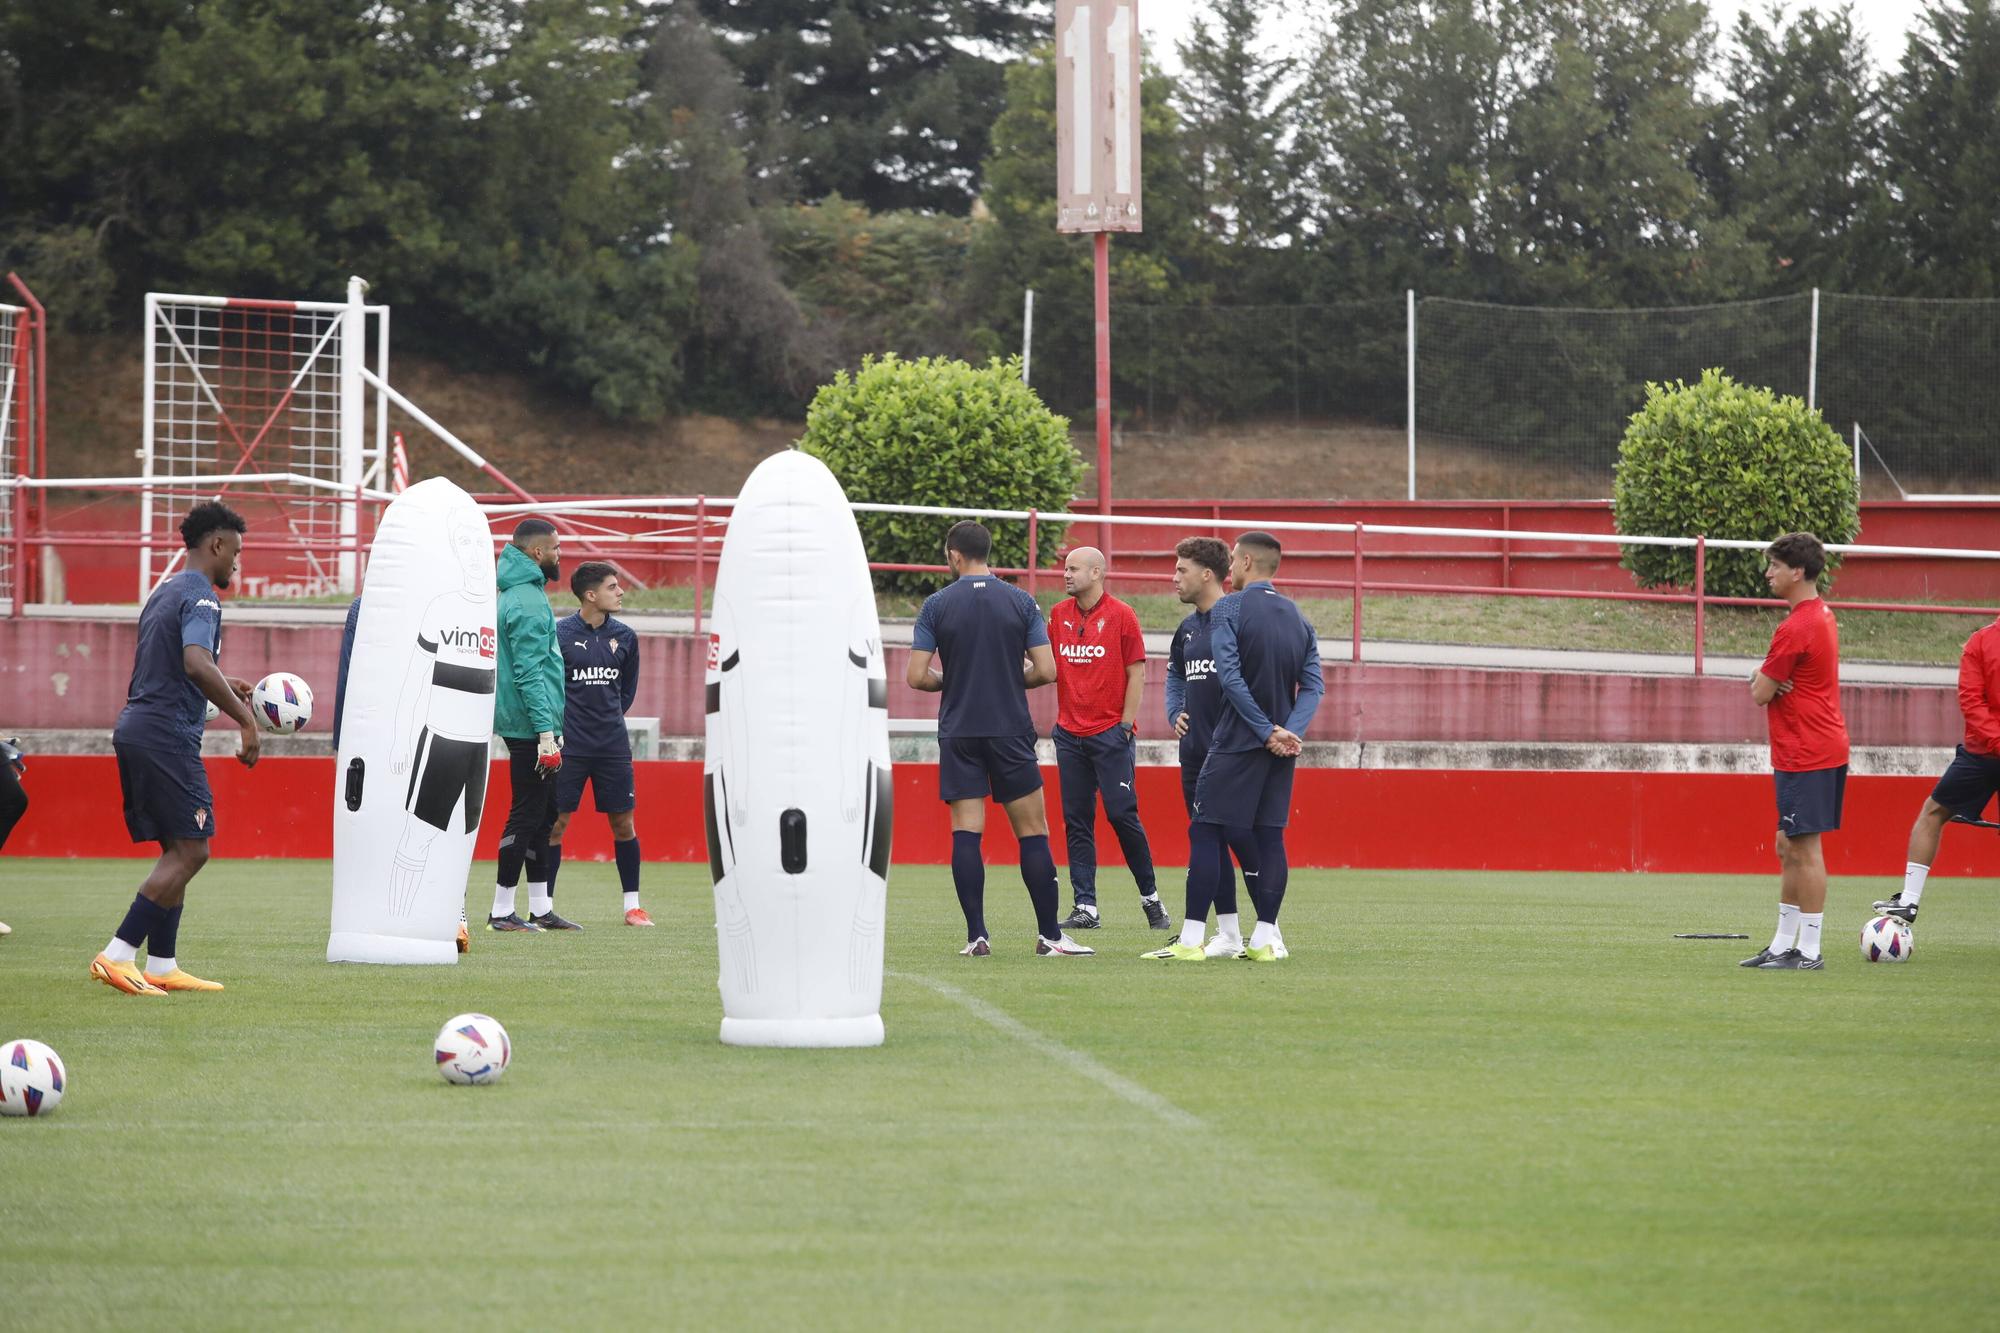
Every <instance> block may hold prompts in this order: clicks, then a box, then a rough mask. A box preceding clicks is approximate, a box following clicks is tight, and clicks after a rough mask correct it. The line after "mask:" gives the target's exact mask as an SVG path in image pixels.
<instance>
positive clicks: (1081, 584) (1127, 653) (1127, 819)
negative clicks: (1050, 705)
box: [1049, 546, 1173, 930]
mask: <svg viewBox="0 0 2000 1333" xmlns="http://www.w3.org/2000/svg"><path fill="white" fill-rule="evenodd" d="M1063 587H1064V589H1065V590H1067V591H1068V592H1069V594H1070V595H1069V596H1068V597H1067V598H1065V599H1064V600H1062V601H1060V602H1057V603H1056V604H1055V605H1054V606H1053V607H1051V608H1050V609H1049V644H1050V646H1052V647H1053V648H1054V649H1055V658H1056V699H1057V703H1058V705H1059V706H1058V709H1057V721H1056V728H1055V743H1056V778H1057V781H1058V782H1059V783H1060V785H1061V787H1062V811H1063V827H1064V832H1065V833H1066V834H1067V837H1068V843H1069V884H1070V892H1071V893H1072V894H1073V895H1074V896H1075V905H1074V906H1073V907H1071V909H1070V914H1069V919H1068V920H1066V921H1064V922H1063V926H1064V928H1065V929H1068V930H1095V929H1096V928H1097V926H1098V924H1099V923H1098V915H1097V798H1098V796H1099V795H1102V796H1103V797H1104V817H1105V819H1106V820H1108V821H1110V824H1111V828H1112V831H1113V832H1114V833H1116V834H1117V835H1118V845H1119V846H1120V847H1121V848H1123V849H1124V852H1125V864H1126V866H1127V867H1128V868H1129V869H1130V870H1131V871H1132V878H1133V879H1135V880H1137V881H1138V884H1139V904H1140V906H1141V907H1142V908H1143V909H1144V910H1145V913H1146V923H1147V925H1149V926H1151V927H1152V928H1153V929H1154V930H1171V929H1173V923H1172V922H1171V921H1169V920H1167V909H1166V908H1165V907H1164V906H1163V905H1161V903H1160V892H1159V887H1158V885H1157V884H1156V883H1155V882H1154V878H1153V850H1152V848H1151V847H1150V846H1148V845H1147V842H1146V830H1145V828H1144V826H1142V825H1141V824H1140V823H1139V793H1138V768H1137V765H1138V748H1139V746H1138V739H1137V737H1138V731H1139V705H1140V701H1141V696H1142V695H1143V694H1144V691H1145V685H1146V638H1145V635H1143V634H1141V633H1140V632H1139V617H1138V616H1136V615H1134V614H1133V613H1132V608H1131V607H1129V606H1127V605H1126V604H1125V603H1123V602H1121V601H1119V600H1118V599H1117V598H1116V597H1113V596H1111V594H1109V593H1107V592H1106V591H1105V590H1104V553H1103V552H1102V551H1099V550H1098V549H1097V548H1096V547H1094V546H1079V547H1077V548H1076V549H1075V550H1073V551H1071V552H1070V553H1069V556H1068V558H1067V559H1065V560H1064V561H1063Z"/></svg>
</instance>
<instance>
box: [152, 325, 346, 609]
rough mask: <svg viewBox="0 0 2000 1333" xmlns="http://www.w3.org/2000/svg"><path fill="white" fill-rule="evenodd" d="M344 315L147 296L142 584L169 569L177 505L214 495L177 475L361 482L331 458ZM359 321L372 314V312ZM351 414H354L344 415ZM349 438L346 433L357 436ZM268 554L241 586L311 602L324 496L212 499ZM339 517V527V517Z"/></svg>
mask: <svg viewBox="0 0 2000 1333" xmlns="http://www.w3.org/2000/svg"><path fill="white" fill-rule="evenodd" d="M348 309H349V308H348V307H346V306H343V305H335V304H330V303H319V302H296V303H293V302H269V301H224V300H216V299H211V298H186V297H171V296H149V297H148V298H147V315H148V318H147V330H148V332H147V337H148V340H149V344H148V348H147V360H148V368H149V370H148V380H149V383H148V389H147V393H148V404H147V409H148V410H147V437H146V462H147V471H148V475H149V476H151V477H153V478H156V479H158V480H160V481H161V482H162V483H163V485H161V486H159V487H156V488H155V489H154V490H153V492H152V495H151V497H150V503H149V504H148V505H147V506H146V513H145V516H144V519H143V522H144V524H145V532H144V540H145V543H146V547H147V554H146V564H145V568H144V575H145V578H146V581H147V584H148V586H150V585H151V584H152V583H153V582H156V581H157V580H158V579H159V578H161V577H162V576H164V575H166V574H169V573H171V572H172V571H173V569H174V568H176V567H177V565H178V562H179V559H180V552H181V542H180V540H179V538H178V536H177V535H176V533H175V527H176V525H177V524H178V523H179V522H180V519H181V517H182V515H184V514H185V512H186V511H187V508H188V506H189V505H190V504H192V503H193V502H194V501H195V500H197V499H202V498H208V497H209V496H212V495H215V494H216V493H217V491H218V488H217V487H215V486H214V485H213V484H212V483H211V484H208V485H205V486H203V487H202V489H201V493H200V494H196V493H195V492H194V491H193V490H191V489H189V488H187V487H186V486H181V487H176V486H175V485H174V482H175V480H176V479H185V478H192V477H196V476H203V477H213V476H217V475H228V474H245V473H269V472H287V473H293V474H297V475H300V476H306V477H314V478H318V479H322V480H325V481H329V482H335V483H339V484H341V485H345V486H352V485H354V484H356V483H357V482H358V481H359V480H360V479H361V478H360V476H359V475H357V474H355V473H353V472H352V471H350V470H349V463H350V462H351V460H349V459H347V458H346V456H345V453H344V448H343V433H342V415H341V413H342V393H341V389H342V378H341V366H342V353H343V350H344V349H343V346H342V343H343V340H344V339H346V338H348V337H350V336H357V337H360V338H361V339H362V340H363V348H360V349H355V350H356V351H357V352H363V351H365V343H366V339H367V330H366V329H365V328H363V329H359V330H353V331H350V330H349V329H347V328H346V320H347V315H348ZM370 313H371V314H372V313H374V311H373V310H371V311H370ZM356 410H357V411H358V410H359V408H358V404H357V407H356ZM357 429H358V427H357ZM221 493H222V495H223V498H225V499H226V500H228V502H229V503H231V504H232V505H233V506H235V507H236V508H238V509H239V510H241V511H242V512H243V513H244V514H245V516H246V517H248V518H249V519H250V520H251V523H252V540H253V541H270V540H272V539H274V538H275V539H277V540H279V541H282V542H283V543H284V544H285V545H284V548H283V549H282V550H279V551H267V552H262V553H260V554H259V555H258V556H257V557H256V558H255V559H246V561H245V570H244V586H245V590H246V591H248V592H251V593H256V592H260V591H262V592H267V593H268V592H279V593H292V594H295V595H313V594H317V593H324V592H332V591H335V590H337V588H338V587H339V576H340V564H341V562H340V551H341V545H342V535H343V534H342V518H343V514H344V513H347V514H351V510H352V502H351V501H349V500H347V499H344V498H342V497H340V496H339V495H338V494H337V493H334V492H328V491H306V490H303V489H299V488H287V487H284V486H274V485H270V484H267V483H248V484H245V485H243V486H241V487H231V488H226V489H223V490H222V492H221ZM350 521H351V518H350Z"/></svg>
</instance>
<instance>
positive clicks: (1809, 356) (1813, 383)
mask: <svg viewBox="0 0 2000 1333" xmlns="http://www.w3.org/2000/svg"><path fill="white" fill-rule="evenodd" d="M1812 296H1813V299H1812V334H1811V336H1810V337H1809V338H1808V340H1807V342H1806V410H1807V411H1808V412H1810V411H1812V410H1813V409H1814V408H1816V407H1818V406H1819V288H1817V287H1815V288H1813V289H1812Z"/></svg>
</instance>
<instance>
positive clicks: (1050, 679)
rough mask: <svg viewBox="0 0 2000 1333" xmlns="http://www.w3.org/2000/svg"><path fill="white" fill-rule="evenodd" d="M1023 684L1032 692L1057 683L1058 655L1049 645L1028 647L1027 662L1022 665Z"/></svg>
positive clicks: (1040, 644)
mask: <svg viewBox="0 0 2000 1333" xmlns="http://www.w3.org/2000/svg"><path fill="white" fill-rule="evenodd" d="M1021 683H1022V684H1023V685H1025V686H1027V687H1028V688H1029V689H1031V690H1032V689H1036V688H1038V687H1040V686H1043V685H1053V684H1055V683H1056V654H1055V650H1054V649H1053V648H1051V647H1049V646H1048V644H1046V643H1036V644H1030V645H1029V646H1028V657H1027V660H1026V661H1025V662H1023V663H1022V664H1021Z"/></svg>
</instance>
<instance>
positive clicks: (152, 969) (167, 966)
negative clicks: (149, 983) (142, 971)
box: [146, 957, 180, 977]
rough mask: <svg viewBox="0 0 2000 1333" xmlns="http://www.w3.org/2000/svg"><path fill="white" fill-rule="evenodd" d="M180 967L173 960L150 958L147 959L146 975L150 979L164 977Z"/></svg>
mask: <svg viewBox="0 0 2000 1333" xmlns="http://www.w3.org/2000/svg"><path fill="white" fill-rule="evenodd" d="M179 966H180V964H178V963H176V962H175V961H174V960H173V959H171V958H155V957H148V958H147V959H146V975H147V976H149V977H164V976H166V975H167V974H168V973H169V972H172V971H173V970H174V969H175V968H176V967H179Z"/></svg>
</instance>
